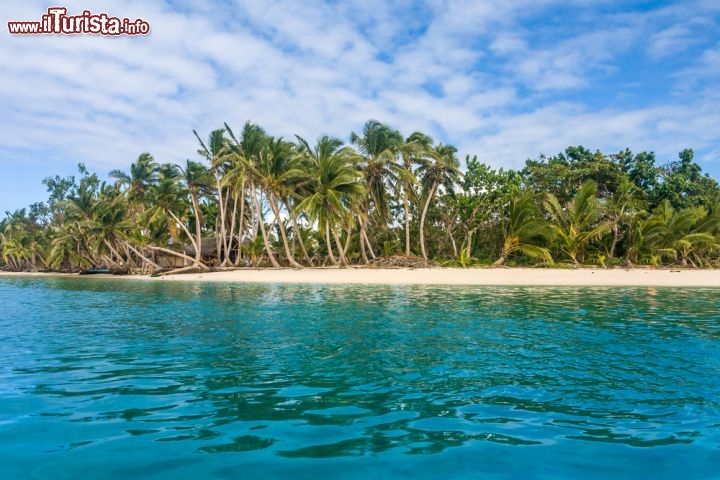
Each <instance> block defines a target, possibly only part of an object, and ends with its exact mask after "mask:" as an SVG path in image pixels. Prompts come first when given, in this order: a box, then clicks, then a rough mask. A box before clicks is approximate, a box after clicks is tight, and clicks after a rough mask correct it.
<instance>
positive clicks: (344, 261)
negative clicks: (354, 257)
mask: <svg viewBox="0 0 720 480" xmlns="http://www.w3.org/2000/svg"><path fill="white" fill-rule="evenodd" d="M332 233H333V237H335V245H336V246H337V249H338V254H339V255H340V261H341V262H342V264H343V265H345V266H346V267H347V265H348V261H347V258H345V252H343V249H342V244H341V243H340V235H338V232H337V229H336V228H333V229H332Z"/></svg>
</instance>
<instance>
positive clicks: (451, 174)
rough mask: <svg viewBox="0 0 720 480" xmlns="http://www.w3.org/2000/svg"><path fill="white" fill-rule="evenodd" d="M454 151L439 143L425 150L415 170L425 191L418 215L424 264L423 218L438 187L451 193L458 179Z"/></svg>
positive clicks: (426, 260) (425, 253)
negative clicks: (420, 211)
mask: <svg viewBox="0 0 720 480" xmlns="http://www.w3.org/2000/svg"><path fill="white" fill-rule="evenodd" d="M456 153H457V149H456V148H455V147H453V146H452V145H443V144H439V145H438V146H436V147H435V148H433V149H431V150H430V151H428V152H427V154H426V157H425V158H424V159H423V161H422V164H421V165H420V167H418V170H417V173H418V174H419V176H420V179H421V180H420V183H421V185H422V188H423V191H424V192H425V204H424V205H423V210H422V214H421V215H420V251H421V252H422V256H423V259H424V260H425V265H427V264H428V255H427V249H426V248H425V218H426V216H427V211H428V208H429V207H430V203H431V202H432V201H433V199H434V198H435V194H436V193H437V190H438V188H440V187H443V188H445V190H446V191H447V192H449V193H452V192H453V190H454V186H455V184H456V183H457V182H458V181H459V180H460V175H461V174H460V162H459V161H458V159H457V157H456V155H455V154H456Z"/></svg>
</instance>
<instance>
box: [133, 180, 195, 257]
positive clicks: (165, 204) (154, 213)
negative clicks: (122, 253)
mask: <svg viewBox="0 0 720 480" xmlns="http://www.w3.org/2000/svg"><path fill="white" fill-rule="evenodd" d="M148 194H149V197H150V199H151V205H152V207H151V208H150V209H148V210H146V211H145V213H144V215H143V217H144V218H143V223H146V224H152V223H155V222H157V221H158V220H162V219H164V218H165V217H164V216H165V215H168V216H169V217H170V218H172V220H173V222H174V225H176V226H179V227H180V228H181V229H182V231H183V232H184V233H185V235H186V236H187V238H188V240H189V241H190V243H192V245H193V248H194V249H195V258H192V257H189V256H188V255H185V254H184V253H181V252H178V251H175V250H171V249H168V248H163V247H158V246H155V245H151V246H149V248H150V249H151V250H156V251H160V252H163V253H166V254H169V255H174V256H176V257H179V258H183V259H185V260H189V261H190V262H191V263H192V266H193V267H197V268H202V269H207V266H206V265H205V264H204V263H203V262H202V261H201V255H202V238H200V239H199V240H198V238H197V237H196V236H195V237H194V236H193V234H192V233H190V230H189V229H188V227H187V225H186V224H185V221H184V220H183V219H182V218H181V217H185V216H186V213H187V210H188V201H187V195H188V191H187V189H186V188H184V187H183V185H182V184H180V182H179V181H178V179H176V178H164V179H163V180H162V181H161V182H160V183H158V184H157V185H153V186H152V187H151V188H150V190H149V192H148ZM198 210H199V207H198ZM196 220H197V217H196ZM196 227H197V224H196ZM196 235H197V230H196ZM198 254H200V255H198Z"/></svg>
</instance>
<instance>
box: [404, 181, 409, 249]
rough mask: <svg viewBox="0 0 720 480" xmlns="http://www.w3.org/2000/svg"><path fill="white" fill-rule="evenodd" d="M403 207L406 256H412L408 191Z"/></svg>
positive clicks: (405, 194) (405, 193)
mask: <svg viewBox="0 0 720 480" xmlns="http://www.w3.org/2000/svg"><path fill="white" fill-rule="evenodd" d="M403 209H404V211H405V256H406V257H409V256H410V205H409V202H408V198H407V192H403Z"/></svg>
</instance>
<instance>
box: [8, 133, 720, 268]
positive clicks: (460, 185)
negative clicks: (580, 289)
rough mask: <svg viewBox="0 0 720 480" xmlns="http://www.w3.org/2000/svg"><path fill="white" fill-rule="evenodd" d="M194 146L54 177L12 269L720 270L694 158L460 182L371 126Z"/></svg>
mask: <svg viewBox="0 0 720 480" xmlns="http://www.w3.org/2000/svg"><path fill="white" fill-rule="evenodd" d="M195 136H196V137H197V140H198V147H199V149H198V152H197V153H198V156H199V157H198V161H191V160H188V161H187V162H185V164H183V165H173V164H168V163H160V162H158V161H157V160H156V159H155V158H153V157H152V155H150V154H149V153H143V154H141V155H140V156H139V157H138V158H137V160H135V161H134V162H133V163H132V164H131V165H130V168H129V170H128V171H121V170H116V171H113V172H111V173H110V179H109V180H108V181H102V180H101V179H100V178H99V177H98V176H97V175H96V174H92V173H90V172H88V171H87V169H86V168H85V167H84V166H83V165H80V166H79V175H78V176H77V177H74V176H71V177H67V178H61V177H59V176H55V177H50V178H46V179H45V180H44V181H43V182H44V184H45V185H46V186H47V190H48V192H49V194H50V195H49V198H48V200H47V201H45V202H42V203H36V204H33V205H31V206H30V207H29V209H22V210H18V211H15V212H6V217H5V218H4V219H3V220H2V221H1V222H0V251H1V252H2V266H3V268H5V269H12V270H23V269H33V270H34V269H61V270H79V269H84V268H89V267H100V266H103V267H108V268H111V269H118V270H134V271H138V270H140V271H154V270H160V269H162V268H168V267H169V266H171V267H174V268H181V267H184V268H192V269H207V268H210V267H214V266H217V267H231V266H261V265H268V266H274V267H280V266H292V267H296V268H299V267H302V266H319V265H326V264H333V265H349V264H367V263H372V262H373V261H374V260H376V259H377V258H378V257H389V256H398V257H408V258H412V257H415V256H419V257H421V260H422V261H423V262H424V263H425V264H429V263H435V264H441V265H457V266H468V265H471V264H477V263H486V264H495V265H502V264H507V263H511V264H516V265H518V264H519V265H522V264H545V265H549V264H552V263H568V264H576V265H578V264H593V265H602V266H612V265H621V264H622V265H632V264H644V265H674V264H681V265H688V266H696V267H709V266H718V263H719V261H720V260H719V258H720V187H719V186H718V183H717V182H716V181H715V180H713V179H712V178H710V177H708V176H707V175H703V174H702V172H701V169H700V167H699V166H698V165H697V164H696V163H695V162H694V161H693V151H692V150H683V151H682V152H680V155H679V158H678V160H677V161H673V162H670V163H668V164H666V165H658V164H656V159H655V155H654V154H653V153H648V152H642V153H639V154H633V153H632V152H630V151H629V150H625V151H621V152H618V153H614V154H603V153H601V152H599V151H597V152H591V151H590V150H588V149H586V148H584V147H582V146H578V147H570V148H568V149H567V150H566V151H565V152H563V153H560V154H558V155H556V156H553V157H545V156H541V157H540V158H538V159H533V160H527V162H526V165H525V167H524V168H523V169H522V170H521V171H514V170H503V169H499V170H495V169H493V168H491V167H489V166H488V165H485V164H483V163H481V162H480V161H478V159H477V157H472V158H471V157H467V158H466V159H465V167H466V168H465V172H464V173H463V172H462V171H461V168H460V160H459V158H458V156H457V150H456V149H455V148H454V147H452V146H450V145H443V144H435V143H434V142H433V140H432V139H431V138H430V137H428V136H427V135H424V134H422V133H419V132H416V133H413V134H412V135H410V136H409V137H404V136H403V135H401V133H400V132H398V131H397V130H395V129H393V128H391V127H390V126H388V125H386V124H384V123H381V122H378V121H375V120H370V121H368V122H367V123H366V124H365V125H364V128H363V129H362V131H361V132H359V133H352V135H351V136H350V143H349V144H345V143H344V142H343V141H341V140H339V139H337V138H331V137H327V136H325V137H321V138H319V139H318V140H317V141H315V142H314V143H310V142H308V141H307V140H305V139H303V138H300V137H297V138H296V139H295V140H294V141H288V140H286V139H283V138H276V137H272V136H270V135H268V134H267V133H266V132H265V131H264V130H263V129H262V128H261V127H259V126H258V125H255V124H253V123H250V122H248V123H246V124H245V125H244V127H243V128H242V130H240V131H237V132H235V131H233V130H232V129H231V128H230V127H229V126H228V125H227V124H226V125H225V126H224V128H221V129H218V130H215V131H213V132H211V133H210V134H209V136H208V138H207V139H205V140H204V139H203V138H202V137H201V136H200V135H198V134H197V133H196V132H195ZM419 257H418V259H420V258H419ZM168 259H172V261H168Z"/></svg>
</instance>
